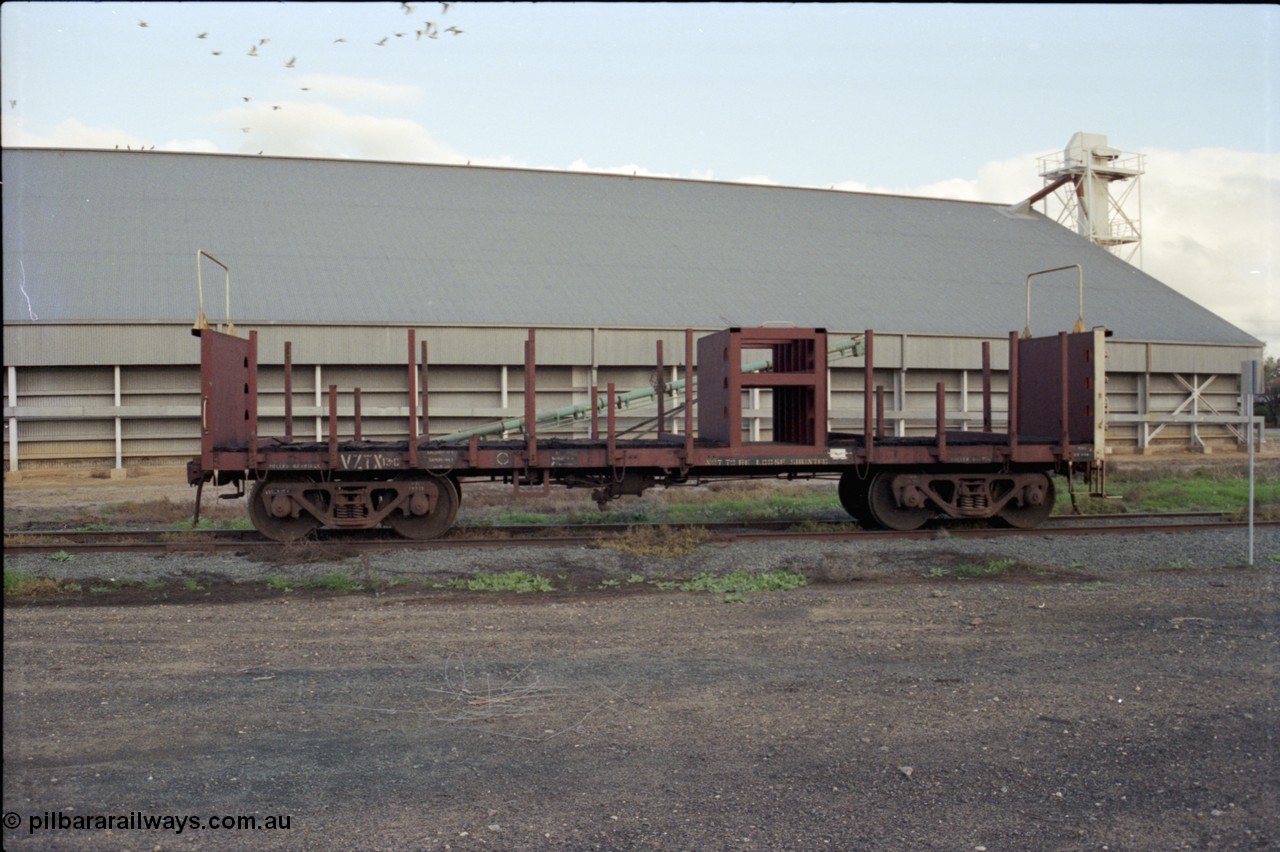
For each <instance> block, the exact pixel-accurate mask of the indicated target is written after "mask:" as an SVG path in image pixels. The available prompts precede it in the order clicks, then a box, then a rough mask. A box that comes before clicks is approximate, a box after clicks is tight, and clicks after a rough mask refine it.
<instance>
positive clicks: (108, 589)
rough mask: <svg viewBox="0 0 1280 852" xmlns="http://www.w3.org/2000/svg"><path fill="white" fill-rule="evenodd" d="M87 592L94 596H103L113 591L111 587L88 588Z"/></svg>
mask: <svg viewBox="0 0 1280 852" xmlns="http://www.w3.org/2000/svg"><path fill="white" fill-rule="evenodd" d="M89 591H90V592H91V593H92V594H95V595H105V594H107V593H109V592H114V591H115V589H113V588H112V587H111V586H90V587H89Z"/></svg>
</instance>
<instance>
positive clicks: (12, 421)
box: [9, 367, 18, 473]
mask: <svg viewBox="0 0 1280 852" xmlns="http://www.w3.org/2000/svg"><path fill="white" fill-rule="evenodd" d="M9 410H10V411H17V410H18V368H17V367H10V368H9ZM9 470H10V471H12V472H15V473H16V472H17V470H18V418H17V415H14V416H12V417H10V418H9Z"/></svg>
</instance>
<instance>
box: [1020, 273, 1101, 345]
mask: <svg viewBox="0 0 1280 852" xmlns="http://www.w3.org/2000/svg"><path fill="white" fill-rule="evenodd" d="M1064 269H1074V270H1075V271H1076V273H1077V278H1078V279H1079V285H1080V315H1079V317H1078V318H1077V319H1076V324H1075V327H1074V328H1072V329H1071V331H1072V333H1073V334H1081V333H1083V332H1084V331H1085V330H1086V329H1085V324H1084V268H1083V267H1081V266H1080V264H1078V263H1069V264H1067V265H1066V266H1055V267H1054V268H1053V269H1041V270H1040V271H1039V272H1033V273H1031V274H1030V275H1028V276H1027V325H1026V328H1024V329H1022V339H1023V340H1028V339H1030V337H1031V279H1032V278H1034V277H1036V276H1037V275H1047V274H1048V273H1050V272H1061V271H1062V270H1064Z"/></svg>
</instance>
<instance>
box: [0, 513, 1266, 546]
mask: <svg viewBox="0 0 1280 852" xmlns="http://www.w3.org/2000/svg"><path fill="white" fill-rule="evenodd" d="M1104 517H1112V516H1104ZM645 526H669V527H671V528H700V529H706V528H707V527H706V525H699V524H682V525H662V524H656V525H645V524H639V525H637V524H630V525H620V528H617V527H615V528H610V529H600V528H594V529H592V528H577V529H573V528H571V527H551V528H548V527H541V528H539V527H525V528H522V529H525V530H539V529H542V530H547V533H545V534H542V535H510V534H508V535H493V534H492V531H495V528H486V527H477V528H472V529H474V530H477V531H488V532H490V534H489V535H485V536H483V537H475V536H464V535H453V536H446V537H443V538H438V539H432V540H430V541H413V540H410V539H404V538H398V537H396V538H382V537H372V536H349V535H344V536H341V537H338V538H332V539H319V540H316V539H306V540H303V541H299V542H295V543H293V544H292V545H281V544H280V543H279V542H274V541H268V540H266V539H261V540H252V539H242V540H234V541H217V540H194V539H193V540H188V541H154V540H152V541H146V540H136V541H123V542H122V541H97V542H83V543H78V542H68V541H51V542H48V543H43V544H34V543H26V542H16V543H13V544H6V545H5V550H6V552H8V553H10V554H13V555H20V554H47V553H56V552H59V551H62V552H65V553H67V554H69V555H70V554H76V553H112V552H129V553H181V552H197V553H209V552H211V551H212V552H220V551H232V552H235V551H258V550H267V549H273V550H280V549H281V548H282V547H284V548H289V547H313V548H321V549H325V548H333V549H335V550H338V549H354V550H358V551H376V550H416V549H421V550H429V549H450V550H452V549H459V548H486V547H510V546H513V545H519V546H522V547H528V546H534V547H554V546H582V545H591V544H598V543H600V542H601V541H603V540H608V539H609V538H619V537H622V536H624V535H626V534H627V532H629V531H632V530H634V529H636V528H642V527H645ZM1246 526H1247V523H1246V522H1244V521H1216V522H1215V521H1202V522H1199V523H1145V524H1124V525H1117V524H1098V525H1092V526H1071V525H1065V524H1064V525H1049V526H1041V527H1036V528H1033V529H1001V528H996V527H986V526H982V527H977V526H974V527H966V526H963V525H955V526H947V527H945V528H941V529H919V530H911V531H909V532H899V531H893V530H862V529H856V530H850V529H832V530H816V531H815V530H795V529H772V530H763V529H750V528H749V527H748V525H746V524H738V525H732V524H728V525H724V527H722V528H719V531H717V532H711V533H710V534H709V535H708V538H707V541H708V542H709V543H712V542H718V543H728V542H741V541H754V542H761V543H764V542H768V541H803V540H812V541H874V540H900V541H910V540H930V539H936V538H938V537H939V535H940V534H945V535H946V536H947V537H949V538H1006V537H1014V538H1016V537H1020V536H1035V535H1039V536H1049V537H1056V536H1079V535H1138V534H1148V533H1189V532H1211V531H1216V530H1235V529H1245V528H1246ZM1254 526H1255V527H1263V528H1267V527H1280V521H1262V522H1255V524H1254ZM569 529H572V530H573V531H572V532H571V533H570V532H565V533H563V534H561V533H559V532H557V530H569ZM496 531H497V532H499V533H501V532H508V530H503V529H499V530H496Z"/></svg>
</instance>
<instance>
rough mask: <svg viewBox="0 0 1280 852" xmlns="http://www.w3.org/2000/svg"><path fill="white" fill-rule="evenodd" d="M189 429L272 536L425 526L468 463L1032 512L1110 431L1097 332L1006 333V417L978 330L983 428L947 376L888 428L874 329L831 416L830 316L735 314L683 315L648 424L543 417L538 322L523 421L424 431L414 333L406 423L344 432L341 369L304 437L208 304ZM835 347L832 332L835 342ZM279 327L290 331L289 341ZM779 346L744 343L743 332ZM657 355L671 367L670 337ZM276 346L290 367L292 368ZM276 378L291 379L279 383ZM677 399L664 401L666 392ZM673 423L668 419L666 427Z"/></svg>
mask: <svg viewBox="0 0 1280 852" xmlns="http://www.w3.org/2000/svg"><path fill="white" fill-rule="evenodd" d="M192 333H193V334H194V335H196V336H198V337H199V338H200V350H201V358H200V383H201V390H200V412H201V414H200V440H201V450H200V455H199V456H198V457H197V458H194V459H192V460H191V461H190V462H189V464H188V481H189V482H190V483H191V484H192V485H194V486H196V487H197V495H196V506H197V509H196V511H197V515H196V518H197V521H198V517H199V516H198V512H199V505H200V490H201V489H202V488H203V486H204V484H205V483H208V482H213V483H216V484H218V485H234V486H235V487H236V492H235V496H245V495H246V494H247V497H248V514H249V517H250V519H251V520H252V522H253V525H254V527H255V528H256V529H257V530H258V531H259V532H260V533H262V534H263V535H264V536H266V537H267V538H270V539H274V540H276V541H281V542H288V541H294V540H297V539H300V538H303V537H306V536H308V535H310V534H312V533H313V532H314V531H316V530H318V529H320V528H322V527H323V528H327V529H328V530H330V531H341V530H363V529H370V528H373V527H380V526H381V527H388V528H390V529H391V530H394V531H395V532H396V533H398V534H399V535H401V536H404V537H406V538H410V539H423V540H425V539H432V538H436V537H439V536H441V535H444V534H445V533H446V532H448V530H449V529H450V528H451V527H452V526H453V524H454V522H455V520H456V518H457V515H458V508H459V506H460V504H461V500H462V494H463V491H464V485H465V483H467V482H476V481H484V482H501V483H506V484H509V485H510V486H511V487H512V488H513V489H514V490H515V491H517V492H521V493H531V492H532V493H545V492H547V491H548V490H549V489H551V488H552V487H567V488H589V489H591V493H592V497H593V498H594V499H595V500H596V502H597V503H599V504H601V505H602V506H603V505H605V504H607V503H608V502H609V501H611V500H613V499H616V498H619V497H623V496H626V495H639V494H642V493H643V492H644V491H645V490H647V489H648V488H651V487H654V486H657V485H662V486H679V485H688V484H702V483H707V482H713V481H716V480H722V479H742V478H780V477H781V478H786V479H797V478H827V479H832V480H836V481H838V486H837V488H838V494H839V498H840V503H841V505H842V506H843V507H844V509H845V510H846V511H847V512H848V513H849V515H850V516H851V517H852V518H854V519H855V520H856V521H857V522H858V523H859V524H860V525H862V526H863V527H867V528H875V529H890V530H912V529H917V528H919V527H921V526H923V525H924V524H926V523H927V522H929V521H931V520H932V519H935V518H963V519H987V520H988V521H989V522H991V523H994V524H999V525H1005V526H1014V527H1023V528H1029V527H1035V526H1036V525H1038V524H1040V523H1041V522H1042V521H1044V519H1045V518H1047V517H1048V516H1049V514H1050V512H1051V511H1052V510H1053V506H1054V501H1055V493H1054V474H1062V475H1065V476H1067V477H1068V480H1067V481H1068V482H1071V481H1072V479H1071V477H1072V476H1073V475H1077V476H1081V477H1084V478H1087V479H1089V480H1090V481H1092V482H1096V481H1097V480H1098V477H1099V473H1100V471H1101V470H1102V463H1103V452H1104V449H1105V431H1104V430H1105V417H1104V406H1105V396H1104V385H1105V373H1104V351H1105V350H1104V345H1105V336H1106V332H1105V330H1104V329H1101V328H1096V329H1093V330H1091V331H1075V332H1072V333H1066V332H1064V333H1061V334H1058V335H1056V336H1053V337H1039V338H1030V337H1025V336H1020V335H1019V334H1018V333H1016V332H1013V333H1010V334H1009V354H1008V364H1009V366H1008V379H1009V382H1008V391H1007V394H1006V399H1007V413H1006V418H1005V419H1006V421H1007V425H1006V428H1005V429H1004V430H1002V431H996V430H994V429H993V428H992V419H993V418H992V391H991V381H990V374H991V373H990V352H989V345H988V344H986V343H983V344H982V347H983V364H984V368H983V376H984V380H983V394H982V398H983V415H984V416H983V420H984V424H983V429H982V430H980V431H955V430H948V429H947V426H946V424H947V411H946V388H945V387H944V386H943V385H942V384H939V385H938V386H937V388H936V400H937V405H936V428H935V429H934V433H933V434H932V435H924V436H908V437H902V436H893V435H888V434H886V430H885V428H884V418H883V413H884V410H885V409H884V404H883V397H884V394H883V388H880V387H877V386H875V384H874V368H875V367H874V364H875V361H874V354H875V333H874V331H872V330H867V331H866V332H864V333H863V334H862V335H860V336H859V338H858V339H856V340H855V341H853V342H852V343H846V344H843V346H844V347H845V348H846V350H848V349H850V348H854V349H856V350H857V352H858V353H859V354H861V355H862V356H863V360H864V368H863V371H864V388H863V393H862V398H863V417H862V423H861V426H862V428H861V430H860V431H856V432H834V431H830V430H829V429H828V416H827V399H828V395H827V381H828V378H827V376H828V372H827V361H828V353H829V352H830V351H832V349H833V347H832V346H831V345H830V342H829V341H828V335H827V332H826V330H825V329H822V328H777V327H758V328H728V329H724V330H722V331H719V332H716V333H714V334H709V335H704V336H702V337H700V338H699V339H697V341H696V344H695V340H694V334H693V332H692V331H686V332H685V352H684V356H683V362H684V370H683V375H685V376H686V377H690V380H688V381H681V382H665V383H663V384H662V385H661V386H660V387H658V388H654V389H642V392H650V393H651V396H652V397H653V399H654V401H655V402H656V404H657V406H658V416H657V418H656V422H657V427H656V430H655V432H654V434H653V435H652V436H651V437H642V438H633V437H628V436H627V435H623V434H620V433H619V429H618V427H617V414H618V412H619V410H620V408H621V406H622V404H623V402H624V401H628V402H629V401H631V400H633V399H634V398H635V394H634V393H630V394H624V393H620V392H619V390H618V389H617V388H615V387H614V386H613V385H609V386H607V387H606V388H604V389H601V390H597V389H594V388H593V389H592V391H591V394H590V399H591V400H592V401H591V402H589V403H587V404H586V405H585V406H581V407H579V408H578V409H577V410H575V411H573V412H571V413H568V414H567V415H566V413H565V412H563V411H562V412H557V415H556V416H557V417H558V418H561V417H564V416H569V417H581V418H584V419H585V418H588V417H589V418H590V424H591V426H590V435H589V436H586V437H581V438H577V437H573V438H567V437H560V436H540V435H539V434H538V432H539V423H540V419H539V416H538V412H537V408H536V390H537V369H536V339H537V338H536V332H535V331H532V330H531V331H530V332H529V335H528V340H527V343H526V344H525V369H524V377H525V394H524V399H525V417H524V418H522V419H521V420H519V421H515V422H512V421H508V422H504V423H503V424H502V425H503V427H504V430H505V431H508V432H510V431H512V430H515V431H519V432H521V433H522V434H521V437H520V438H519V439H515V440H513V439H509V438H503V437H501V433H498V434H497V435H496V436H495V435H493V434H489V433H487V432H486V431H485V430H472V431H470V432H464V433H454V434H450V435H439V436H436V437H432V436H431V435H429V434H428V428H427V424H426V422H425V416H424V414H425V412H426V411H427V410H428V404H427V399H428V389H427V387H426V385H427V382H426V380H425V378H426V374H427V370H426V366H427V365H426V347H425V344H424V346H423V348H422V354H421V357H420V358H419V357H418V355H417V351H416V345H415V332H414V331H413V330H409V331H408V333H407V352H408V357H407V360H406V373H405V375H406V387H405V395H406V399H407V402H408V406H407V411H408V417H407V419H406V422H405V434H404V438H403V439H402V440H398V441H369V440H362V439H361V437H360V432H361V429H360V418H359V406H358V404H357V405H356V407H355V409H356V414H355V417H354V419H353V420H352V424H353V428H352V430H351V431H352V434H351V435H348V436H345V437H344V436H342V435H340V434H339V428H338V427H339V418H338V402H339V396H340V394H339V393H338V389H337V388H336V387H333V386H330V388H329V395H328V425H329V428H328V434H327V437H326V440H323V441H318V442H307V441H299V440H295V439H294V437H293V430H292V428H291V425H292V424H291V423H290V422H289V421H288V418H289V416H290V415H289V413H288V409H286V423H285V435H283V436H279V435H276V436H270V435H264V434H261V433H260V432H259V429H258V414H259V411H258V342H257V334H256V332H250V333H249V334H248V335H247V336H246V337H240V336H239V335H238V334H236V333H235V330H234V327H228V328H227V330H218V329H216V328H213V327H210V326H209V324H208V323H207V321H205V320H204V312H203V309H202V310H201V314H200V320H198V321H197V323H196V327H195V328H193V329H192ZM834 348H835V349H837V350H838V349H839V348H840V347H838V346H837V347H834ZM287 350H288V344H286V351H287ZM760 350H764V351H765V352H766V353H768V354H769V355H770V356H771V357H770V358H768V359H767V360H766V361H764V362H761V363H752V362H750V361H749V355H750V353H753V352H758V351H760ZM657 355H658V358H657V361H658V367H659V369H658V370H657V375H659V376H663V375H664V370H663V369H662V364H661V349H659V350H658V353H657ZM289 363H290V361H289V358H288V357H286V358H285V386H286V389H287V388H288V387H289V386H290V372H289V371H290V367H289ZM756 388H759V389H767V390H769V391H771V394H770V396H771V398H772V434H771V437H770V440H767V441H752V440H747V439H746V437H745V436H744V418H743V397H744V392H746V391H749V390H751V389H756ZM286 395H287V394H286ZM681 396H682V397H683V403H682V404H680V405H676V406H673V407H672V408H671V410H669V411H668V410H665V409H664V401H665V400H667V399H668V398H674V399H680V398H681ZM677 423H678V424H680V426H681V428H680V429H679V431H678V432H677V431H676V429H675V428H672V427H674V426H675V425H676V424H677Z"/></svg>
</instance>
